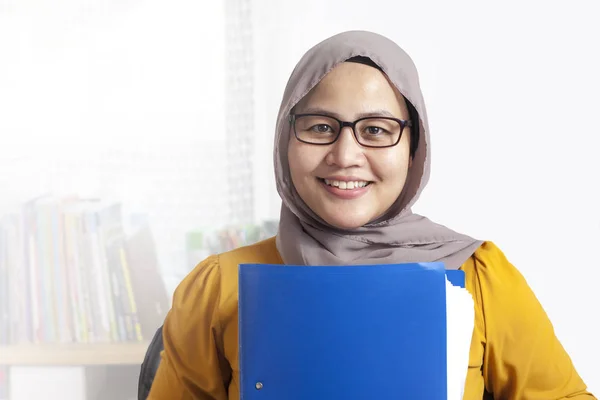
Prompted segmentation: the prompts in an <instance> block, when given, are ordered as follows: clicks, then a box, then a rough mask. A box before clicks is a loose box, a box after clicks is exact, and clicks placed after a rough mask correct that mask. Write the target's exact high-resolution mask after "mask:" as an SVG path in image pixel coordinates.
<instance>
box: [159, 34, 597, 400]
mask: <svg viewBox="0 0 600 400" xmlns="http://www.w3.org/2000/svg"><path fill="white" fill-rule="evenodd" d="M357 56H360V58H358V59H357V58H356V57H357ZM430 158H431V157H430V148H429V125H428V121H427V113H426V111H425V103H424V100H423V96H422V94H421V90H420V87H419V80H418V76H417V71H416V68H415V65H414V64H413V62H412V60H411V59H410V57H409V56H408V55H407V54H406V53H405V52H404V51H403V50H402V49H401V48H400V47H398V46H397V45H396V44H395V43H394V42H392V41H391V40H389V39H387V38H385V37H383V36H380V35H378V34H375V33H370V32H358V31H352V32H345V33H341V34H339V35H336V36H333V37H331V38H329V39H327V40H325V41H323V42H321V43H319V44H317V45H316V46H314V47H313V48H312V49H311V50H309V51H308V52H307V53H306V54H305V55H304V57H302V59H301V60H300V62H299V63H298V65H297V66H296V68H295V69H294V72H293V73H292V76H291V77H290V80H289V82H288V84H287V87H286V90H285V93H284V96H283V101H282V104H281V108H280V112H279V115H278V119H277V128H276V137H275V148H274V163H275V171H276V183H277V189H278V192H279V194H280V196H281V198H282V202H283V204H282V208H281V219H280V225H279V231H278V234H277V236H276V237H274V238H271V239H268V240H265V241H263V242H260V243H258V244H255V245H252V246H247V247H243V248H240V249H237V250H234V251H230V252H226V253H222V254H219V255H214V256H211V257H209V258H207V259H206V260H204V261H203V262H201V263H200V264H199V265H198V266H197V267H196V268H195V269H194V271H192V272H191V273H190V274H189V275H188V277H187V278H186V279H185V280H184V281H183V282H182V283H181V284H180V285H179V287H178V289H177V291H176V293H175V296H174V299H173V307H172V309H171V311H170V312H169V315H168V317H167V318H166V321H165V325H164V328H163V337H164V352H163V356H162V361H161V364H160V367H159V369H158V371H157V375H156V378H155V382H154V384H153V387H152V390H151V393H150V398H151V399H203V400H209V399H218V400H225V399H232V400H235V399H239V383H240V380H239V378H240V370H239V369H240V367H239V354H238V350H239V348H238V315H237V313H238V265H239V264H252V263H260V264H288V265H289V264H293V265H338V266H345V265H358V264H368V265H372V264H397V263H404V262H429V261H442V262H444V264H445V267H446V268H447V269H461V270H463V271H464V272H465V277H466V288H467V289H468V290H469V292H470V293H471V294H472V295H473V299H474V303H475V329H474V330H473V335H472V338H471V347H470V354H469V369H468V374H467V379H466V383H465V390H464V399H467V400H476V399H477V400H479V399H482V398H486V399H487V398H495V399H563V398H569V399H581V400H583V399H594V398H595V397H594V396H593V395H591V394H590V393H589V392H587V388H586V385H585V383H584V382H583V380H582V379H581V378H580V377H579V375H578V374H577V372H576V370H575V368H574V366H573V363H572V362H571V359H570V357H569V355H568V354H567V353H566V351H565V350H564V348H563V347H562V345H561V343H560V342H559V341H558V339H557V338H556V336H555V334H554V329H553V327H552V324H551V322H550V321H549V319H548V317H547V315H546V313H545V312H544V309H543V308H542V306H541V305H540V303H539V302H538V301H537V299H536V297H535V295H534V294H533V292H532V290H531V289H530V288H529V286H528V284H527V282H526V281H525V279H524V278H523V276H522V275H521V274H520V273H519V271H518V270H517V269H516V268H515V267H514V266H513V265H512V264H511V263H510V262H509V261H508V260H507V258H506V257H505V256H504V254H503V253H502V252H501V250H500V249H499V248H498V247H496V246H495V245H494V244H493V243H491V242H484V241H480V240H477V239H473V238H471V237H469V236H467V235H464V234H461V233H458V232H455V231H453V230H451V229H449V228H447V227H445V226H442V225H439V224H436V223H434V222H432V221H430V220H428V219H427V218H425V217H423V216H419V215H416V214H414V213H413V212H412V206H413V204H414V203H415V202H416V200H417V199H418V197H419V194H420V193H421V191H422V190H423V188H424V187H425V186H426V184H427V181H428V179H429V168H430V163H431V160H430ZM379 311H380V312H381V310H379ZM318 328H319V327H316V329H317V330H318ZM365 368H368V366H365ZM391 396H392V397H396V396H394V395H391ZM397 397H398V398H402V393H398V394H397ZM330 398H332V399H334V398H335V396H332V397H330Z"/></svg>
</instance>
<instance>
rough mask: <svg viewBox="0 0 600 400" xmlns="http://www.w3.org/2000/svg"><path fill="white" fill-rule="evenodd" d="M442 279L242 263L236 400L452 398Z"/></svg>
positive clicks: (434, 273)
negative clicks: (238, 396)
mask: <svg viewBox="0 0 600 400" xmlns="http://www.w3.org/2000/svg"><path fill="white" fill-rule="evenodd" d="M445 272H446V271H445V270H444V267H443V264H442V263H421V264H398V265H369V266H349V267H338V266H323V267H319V266H317V267H315V266H311V267H305V266H282V265H264V264H260V265H259V264H242V265H240V268H239V345H240V348H239V357H240V392H241V393H240V395H241V398H242V400H282V399H285V400H296V399H298V400H300V399H302V400H306V399H323V400H325V399H326V400H336V399H340V400H342V399H344V400H348V399H356V400H360V399H365V400H366V399H369V400H370V399H377V398H398V399H428V400H438V399H439V400H443V399H447V398H449V397H448V396H449V393H448V390H449V386H448V382H447V379H448V375H447V357H448V356H449V355H447V340H448V337H447V320H446V314H447V309H446V307H447V301H446V292H447V289H448V290H450V291H452V290H453V289H452V288H454V286H453V285H452V284H450V283H447V279H446V273H445ZM460 274H461V272H458V273H456V274H454V275H453V277H452V278H451V279H450V281H451V282H452V283H453V284H455V285H456V284H457V282H458V286H462V285H464V276H463V277H462V278H461V276H460ZM461 279H462V281H461ZM461 282H462V285H461ZM446 285H448V288H447V286H446ZM458 289H459V290H463V289H460V288H458ZM471 308H472V305H471ZM471 315H472V312H471ZM467 319H468V318H467ZM455 330H456V329H455ZM471 331H472V320H471ZM468 339H469V340H468V342H470V336H469V338H468ZM463 342H465V340H463ZM454 358H457V357H454ZM458 358H460V357H458ZM461 361H463V362H464V360H462V359H461ZM463 365H464V374H466V367H467V365H466V364H463ZM462 369H463V368H462V367H461V370H462ZM457 379H459V380H460V379H462V383H463V384H464V377H461V378H457ZM455 380H456V379H455ZM458 386H460V385H458ZM453 390H454V392H455V393H456V391H457V390H458V391H460V393H461V394H460V395H461V396H462V387H457V386H456V385H455V387H454V388H453ZM453 398H454V399H458V397H454V396H453Z"/></svg>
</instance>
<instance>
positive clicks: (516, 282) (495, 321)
mask: <svg viewBox="0 0 600 400" xmlns="http://www.w3.org/2000/svg"><path fill="white" fill-rule="evenodd" d="M475 259H476V260H475V266H474V267H475V270H476V278H474V279H473V280H471V282H472V288H471V289H472V290H475V291H477V293H476V294H474V298H476V299H477V300H476V307H479V308H480V310H478V311H479V312H480V313H481V314H482V315H483V319H484V329H485V342H486V344H485V353H484V360H483V375H484V380H485V387H486V390H487V391H488V392H489V393H491V394H493V397H494V398H495V399H502V400H517V399H527V400H538V399H539V400H550V399H581V400H584V399H585V400H592V399H595V397H594V396H593V395H592V394H591V393H589V392H588V391H587V388H586V385H585V383H584V382H583V380H582V379H581V378H580V376H579V375H578V373H577V371H576V370H575V367H574V366H573V363H572V362H571V359H570V357H569V355H568V354H567V352H566V351H565V349H564V348H563V346H562V345H561V343H560V342H559V340H558V338H557V337H556V335H555V333H554V328H553V326H552V324H551V322H550V320H549V319H548V316H547V315H546V312H545V311H544V309H543V308H542V306H541V305H540V303H539V301H538V300H537V298H536V297H535V295H534V293H533V291H532V290H531V288H530V287H529V285H528V284H527V282H526V281H525V279H524V277H523V276H522V275H521V274H520V273H519V271H517V269H516V268H515V267H514V266H513V265H511V264H510V262H509V261H508V260H507V259H506V257H505V256H504V254H503V253H502V252H501V251H500V249H498V248H497V247H496V246H495V245H493V244H492V243H485V244H484V245H483V246H482V247H481V248H480V249H479V250H478V251H477V252H476V253H475Z"/></svg>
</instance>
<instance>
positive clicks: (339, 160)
mask: <svg viewBox="0 0 600 400" xmlns="http://www.w3.org/2000/svg"><path fill="white" fill-rule="evenodd" d="M363 151H364V149H363V148H362V147H361V145H360V144H358V142H357V141H356V138H355V137H354V132H353V131H352V128H350V127H348V126H346V127H344V128H342V131H341V132H340V136H339V137H338V139H337V140H336V141H335V143H333V144H332V145H331V149H330V151H329V153H328V154H327V164H329V165H336V166H338V167H340V168H348V167H356V166H361V165H362V164H363V163H364V160H365V158H364V154H363Z"/></svg>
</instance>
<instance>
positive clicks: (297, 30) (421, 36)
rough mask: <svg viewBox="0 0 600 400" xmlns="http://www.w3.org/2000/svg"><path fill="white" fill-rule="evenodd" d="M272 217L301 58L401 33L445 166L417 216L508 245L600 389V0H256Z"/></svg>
mask: <svg viewBox="0 0 600 400" xmlns="http://www.w3.org/2000/svg"><path fill="white" fill-rule="evenodd" d="M255 1H256V6H255V8H254V10H255V21H257V22H255V26H257V28H259V30H258V33H257V38H256V42H257V50H256V54H255V58H256V70H257V73H258V74H259V75H258V76H257V79H258V83H257V88H259V89H260V92H258V93H257V102H256V104H257V121H259V126H258V127H257V128H258V129H257V132H259V133H260V132H263V131H265V133H264V139H263V141H262V143H260V144H257V149H256V153H255V154H256V160H257V161H256V162H257V164H256V165H257V168H259V169H260V170H261V171H263V172H262V173H257V174H256V176H257V177H258V178H257V184H258V185H260V187H263V188H265V191H264V192H262V193H260V192H259V193H257V196H262V197H263V200H262V201H260V200H258V201H257V204H259V205H261V204H263V206H262V208H260V209H258V210H257V212H258V214H259V215H268V216H272V217H275V216H277V215H278V212H279V198H278V197H277V194H276V192H275V189H274V185H273V183H272V168H271V163H272V157H271V148H272V132H273V129H274V123H275V115H276V113H277V111H278V107H279V102H280V100H281V96H282V93H283V88H284V86H285V83H286V81H287V78H288V76H289V74H290V73H291V71H292V69H293V67H294V65H295V63H296V62H297V61H298V59H299V58H300V57H301V56H302V54H303V53H304V52H305V51H306V50H307V49H308V48H309V47H311V46H312V45H314V44H315V43H316V42H318V41H320V40H322V39H324V38H326V37H327V36H329V35H332V34H335V33H338V32H340V31H343V30H350V29H367V30H374V31H377V32H379V33H382V34H384V35H387V36H389V37H391V38H392V39H394V40H395V41H397V42H398V43H399V44H400V45H401V46H402V47H403V48H404V49H405V50H407V51H408V53H409V54H411V56H412V57H413V59H414V61H415V62H416V64H417V67H418V70H419V71H420V77H421V83H422V87H423V91H424V94H425V99H426V103H427V105H428V113H429V116H430V122H431V130H432V132H431V133H432V140H433V144H432V146H433V155H432V162H433V171H432V178H431V181H430V184H429V186H428V189H427V190H426V192H425V193H424V195H423V196H422V198H421V199H420V201H419V202H418V204H417V207H416V208H415V211H416V212H419V213H422V214H425V215H427V216H429V217H430V218H432V219H434V220H436V221H438V222H441V223H444V224H446V225H448V226H450V227H452V228H454V229H456V230H459V231H463V232H465V233H468V234H471V235H474V236H476V237H479V238H483V239H486V240H492V241H494V242H496V243H497V244H498V245H499V246H500V247H501V248H502V249H503V250H504V251H505V253H506V255H507V256H508V257H509V259H510V260H511V261H512V262H513V263H514V264H515V265H516V266H517V267H518V268H519V269H520V270H521V271H522V272H523V274H524V275H525V277H526V278H527V279H528V281H529V283H530V284H531V286H532V287H533V289H534V290H535V292H536V294H537V295H538V297H539V298H540V300H541V302H542V303H543V305H544V306H545V308H546V310H547V312H548V314H549V315H550V318H551V319H552V321H553V322H554V325H555V328H556V331H557V334H558V336H559V338H560V339H561V340H562V342H563V344H564V345H565V346H566V348H567V350H568V351H569V353H570V355H571V356H572V358H573V360H574V362H575V364H576V366H577V368H578V371H579V372H580V373H581V375H582V376H583V377H584V379H585V380H586V381H587V383H588V385H589V386H590V387H591V388H592V389H594V390H595V391H596V394H597V393H598V392H599V391H600V375H599V374H598V366H597V362H598V359H600V342H599V341H598V338H599V337H600V327H599V325H600V295H599V292H600V291H599V290H598V287H599V285H600V273H599V270H600V261H599V259H598V250H599V249H600V244H599V243H600V211H599V210H598V204H600V194H599V188H600V179H599V178H598V175H599V173H600V161H599V160H600V157H598V156H597V154H596V153H597V151H598V144H599V143H600V141H599V139H598V138H599V136H600V124H599V122H598V111H597V110H598V109H599V108H600V101H599V100H598V98H599V97H598V93H600V78H599V77H598V71H600V58H599V51H598V38H600V25H598V24H597V21H596V16H597V15H598V13H597V5H596V4H595V2H592V1H588V2H584V1H574V2H571V3H569V5H567V4H566V3H562V2H561V3H559V2H542V1H514V0H513V1H505V2H497V3H495V4H494V5H490V3H485V4H484V3H483V2H476V1H474V0H459V1H453V2H446V1H442V0H421V1H389V0H369V1H364V0H343V1H342V0H327V1H324V2H320V1H316V0H310V1H304V2H302V4H299V3H284V2H272V1H269V0H255Z"/></svg>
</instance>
